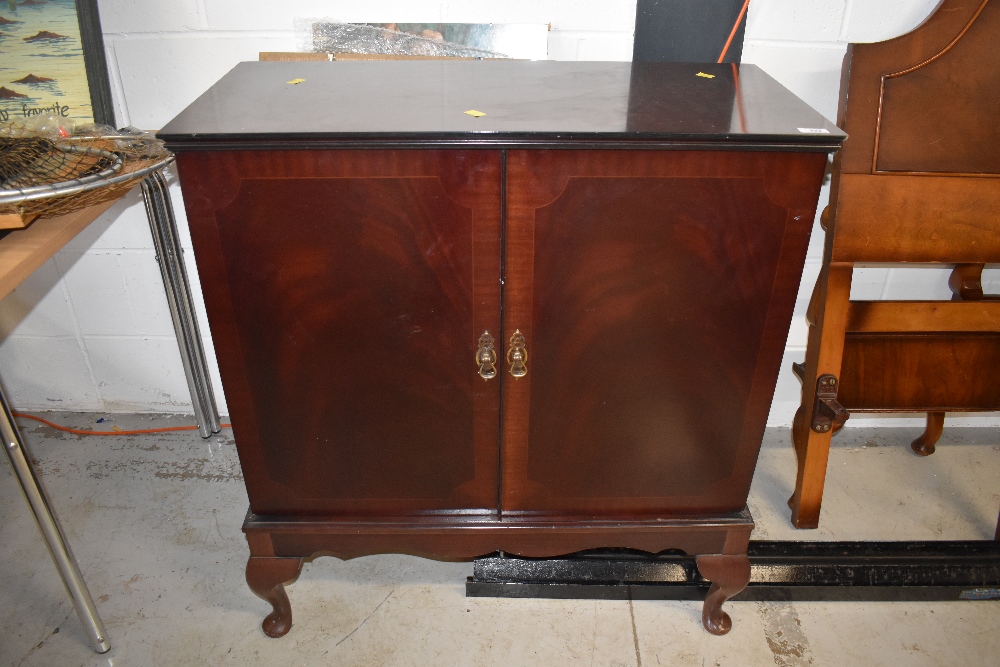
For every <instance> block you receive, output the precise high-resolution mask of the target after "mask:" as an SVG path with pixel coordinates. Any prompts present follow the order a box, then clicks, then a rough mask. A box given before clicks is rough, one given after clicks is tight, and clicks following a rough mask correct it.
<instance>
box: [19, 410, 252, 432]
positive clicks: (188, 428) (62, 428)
mask: <svg viewBox="0 0 1000 667" xmlns="http://www.w3.org/2000/svg"><path fill="white" fill-rule="evenodd" d="M11 414H12V415H14V416H15V417H20V418H22V419H34V420H35V421H36V422H42V423H43V424H45V425H46V426H51V427H52V428H54V429H58V430H60V431H65V432H66V433H75V434H76V435H142V434H143V433H167V432H168V431H196V430H197V429H198V427H197V426H165V427H163V428H144V429H138V430H134V431H83V430H80V429H78V428H69V427H66V426H60V425H59V424H53V423H52V422H50V421H49V420H48V419H42V418H41V417H36V416H35V415H29V414H25V413H23V412H11ZM220 426H221V427H222V428H231V427H232V424H220Z"/></svg>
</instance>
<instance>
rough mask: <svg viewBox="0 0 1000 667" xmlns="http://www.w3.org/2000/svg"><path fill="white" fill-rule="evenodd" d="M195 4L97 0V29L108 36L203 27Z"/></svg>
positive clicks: (173, 0)
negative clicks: (119, 33) (99, 26)
mask: <svg viewBox="0 0 1000 667" xmlns="http://www.w3.org/2000/svg"><path fill="white" fill-rule="evenodd" d="M198 4H199V3H198V0H170V1H169V2H165V1H164V0H158V1H155V0H154V1H150V0H139V1H138V2H137V1H136V0H98V3H97V5H98V10H99V12H100V14H101V29H102V30H103V31H104V32H105V33H109V32H166V31H172V30H197V29H199V28H202V27H204V26H203V23H204V21H203V19H202V17H201V16H200V15H199V12H198Z"/></svg>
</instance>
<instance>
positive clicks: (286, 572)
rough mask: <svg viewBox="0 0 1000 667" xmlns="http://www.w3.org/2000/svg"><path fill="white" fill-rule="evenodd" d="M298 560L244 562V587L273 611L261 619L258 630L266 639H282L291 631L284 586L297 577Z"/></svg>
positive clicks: (264, 559)
mask: <svg viewBox="0 0 1000 667" xmlns="http://www.w3.org/2000/svg"><path fill="white" fill-rule="evenodd" d="M301 570H302V559H301V558H271V557H266V558H260V557H256V556H251V557H250V560H248V561H247V584H248V585H249V586H250V590H252V591H253V592H254V593H255V594H256V595H257V596H258V597H260V598H262V599H264V600H267V601H268V602H270V603H271V607H272V609H273V611H271V613H270V614H268V615H267V616H266V617H265V618H264V622H263V623H261V628H263V630H264V634H266V635H267V636H268V637H282V636H284V635H286V634H288V631H289V630H291V629H292V605H291V603H290V602H289V601H288V594H287V593H285V583H286V582H289V581H291V580H292V579H295V578H296V577H297V576H299V572H300V571H301Z"/></svg>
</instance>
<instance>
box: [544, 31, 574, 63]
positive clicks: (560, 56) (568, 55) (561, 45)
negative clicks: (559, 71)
mask: <svg viewBox="0 0 1000 667" xmlns="http://www.w3.org/2000/svg"><path fill="white" fill-rule="evenodd" d="M580 35H581V33H579V32H572V31H569V30H550V31H549V60H579V58H577V55H576V54H577V50H578V48H579V46H580Z"/></svg>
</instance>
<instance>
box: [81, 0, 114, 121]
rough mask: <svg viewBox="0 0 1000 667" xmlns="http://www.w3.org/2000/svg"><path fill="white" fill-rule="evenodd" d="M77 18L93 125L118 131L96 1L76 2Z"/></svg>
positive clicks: (82, 0)
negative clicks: (106, 126)
mask: <svg viewBox="0 0 1000 667" xmlns="http://www.w3.org/2000/svg"><path fill="white" fill-rule="evenodd" d="M76 17H77V22H78V23H79V24H80V41H81V42H82V43H83V66H84V68H85V69H86V71H87V86H88V87H89V88H90V106H91V109H92V110H93V113H94V122H95V123H100V124H102V125H110V126H112V127H117V124H116V123H115V105H114V102H113V101H112V99H111V80H110V79H109V78H108V61H107V59H106V58H105V56H104V34H103V32H102V31H101V16H100V13H99V12H98V9H97V0H76Z"/></svg>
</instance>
